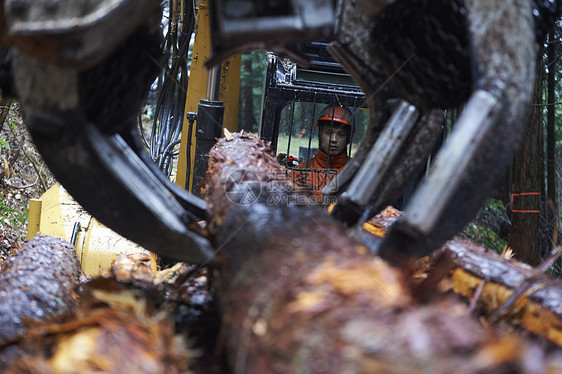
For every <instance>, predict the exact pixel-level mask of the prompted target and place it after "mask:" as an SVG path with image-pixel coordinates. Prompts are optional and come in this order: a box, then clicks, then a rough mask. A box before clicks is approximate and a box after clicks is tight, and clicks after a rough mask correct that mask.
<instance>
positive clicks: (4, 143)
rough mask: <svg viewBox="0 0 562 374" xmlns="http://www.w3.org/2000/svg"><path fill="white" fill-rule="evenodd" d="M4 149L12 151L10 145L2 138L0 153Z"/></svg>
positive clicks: (0, 140) (0, 139)
mask: <svg viewBox="0 0 562 374" xmlns="http://www.w3.org/2000/svg"><path fill="white" fill-rule="evenodd" d="M2 148H6V149H10V144H9V143H8V142H7V141H5V140H4V139H2V138H0V151H1V150H2Z"/></svg>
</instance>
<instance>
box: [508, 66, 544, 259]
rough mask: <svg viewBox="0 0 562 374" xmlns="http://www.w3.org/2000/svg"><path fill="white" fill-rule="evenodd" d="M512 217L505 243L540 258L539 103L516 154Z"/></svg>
mask: <svg viewBox="0 0 562 374" xmlns="http://www.w3.org/2000/svg"><path fill="white" fill-rule="evenodd" d="M537 65H538V68H537V78H536V82H535V102H536V103H538V104H540V103H541V102H542V100H541V97H542V95H541V90H542V83H541V82H542V64H537ZM514 169H515V172H514V183H513V194H512V195H511V196H512V198H511V200H512V221H511V230H510V233H509V240H508V245H509V247H510V248H512V249H513V252H514V253H515V257H516V258H517V259H519V260H520V261H523V262H526V263H528V264H530V265H537V264H538V263H539V261H540V258H541V256H540V246H539V214H540V209H541V196H542V176H543V173H542V170H543V169H542V106H541V105H535V106H533V109H532V113H531V119H530V125H529V128H528V131H527V134H526V136H525V137H524V139H523V143H522V144H521V148H520V149H519V152H518V153H517V156H516V158H515V166H514Z"/></svg>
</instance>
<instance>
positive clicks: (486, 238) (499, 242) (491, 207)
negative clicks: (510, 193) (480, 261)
mask: <svg viewBox="0 0 562 374" xmlns="http://www.w3.org/2000/svg"><path fill="white" fill-rule="evenodd" d="M505 227H509V219H508V217H507V207H506V206H505V204H504V203H503V202H501V201H499V200H490V201H488V203H487V204H486V206H485V207H484V208H483V209H482V210H481V211H480V213H479V214H478V216H477V217H476V219H475V220H474V221H472V222H470V223H469V224H468V225H467V226H466V227H465V229H464V230H463V231H462V233H461V234H460V236H461V237H463V238H465V239H468V240H470V241H472V242H474V243H476V244H479V245H481V246H484V247H486V248H489V249H491V250H493V251H495V252H497V253H502V251H503V249H504V248H505V246H506V245H507V240H506V237H505V232H504V231H506V230H505V229H504V228H505Z"/></svg>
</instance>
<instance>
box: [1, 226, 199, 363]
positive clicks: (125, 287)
mask: <svg viewBox="0 0 562 374" xmlns="http://www.w3.org/2000/svg"><path fill="white" fill-rule="evenodd" d="M44 257H47V258H44ZM50 261H52V263H51V262H50ZM47 264H48V265H49V266H46V265H47ZM79 269H80V268H79V264H78V261H77V259H76V255H75V249H74V248H73V247H72V246H71V245H69V244H68V243H66V242H65V241H63V240H61V239H58V238H54V237H36V238H34V239H32V240H31V241H29V242H28V243H26V244H25V245H24V246H23V247H22V248H21V249H20V250H19V251H17V252H16V253H15V254H14V255H12V256H11V257H9V258H8V260H7V262H6V264H5V266H4V268H3V271H2V273H0V279H3V280H5V282H2V284H1V287H2V293H1V294H0V295H1V296H2V303H1V307H2V311H3V313H2V315H1V316H0V318H2V326H1V329H2V333H3V335H2V338H3V340H2V341H1V342H0V354H1V355H2V360H1V365H2V367H1V369H0V372H2V373H6V374H16V373H18V374H19V373H30V374H31V373H44V374H51V373H52V374H55V373H56V374H71V373H72V374H74V373H94V372H95V373H116V374H117V373H147V374H149V373H150V374H154V373H158V374H176V373H178V374H179V373H189V372H191V371H190V368H189V365H190V364H191V363H192V362H193V360H192V357H193V356H194V353H193V352H194V351H193V350H192V349H191V348H190V347H189V345H188V344H187V340H186V339H184V338H183V337H182V335H178V334H177V331H176V327H177V326H178V324H177V323H176V322H177V321H175V316H176V315H177V314H178V313H177V310H176V307H177V305H178V304H179V303H180V302H183V304H190V305H191V306H190V307H191V308H197V305H196V304H197V303H195V302H190V300H189V298H190V297H191V296H196V295H197V296H198V298H199V300H201V299H202V298H201V295H202V293H203V294H204V292H205V287H201V286H198V285H194V282H196V281H197V280H199V279H200V278H201V277H204V273H203V274H201V272H200V271H195V270H194V269H193V268H192V267H190V266H188V265H186V264H181V263H179V264H176V265H175V266H173V267H171V268H169V269H166V270H162V271H159V272H154V271H153V268H152V266H151V258H150V256H147V255H146V254H134V255H130V256H122V257H119V258H118V259H117V260H116V261H115V262H114V265H113V266H112V269H111V271H110V272H109V274H107V276H105V277H100V278H95V279H89V280H87V282H86V283H85V284H83V285H80V286H79V284H78V280H79V275H80V270H79ZM191 276H193V278H194V279H193V280H190V277H191ZM37 280H40V281H41V282H40V283H37V282H36V281H37ZM199 282H201V281H200V280H199ZM184 289H185V290H189V291H190V292H189V294H187V292H184ZM75 291H76V292H77V293H75ZM27 293H29V294H30V296H29V297H26V294H27ZM12 294H13V295H12ZM4 297H6V298H5V299H4ZM20 297H21V299H20ZM4 300H6V301H10V302H11V303H12V304H11V305H10V304H8V303H7V302H6V303H5V302H4ZM176 301H178V302H176ZM201 302H205V300H203V301H199V303H201ZM19 303H27V306H26V305H20V304H19ZM183 314H187V315H188V316H189V317H190V318H192V319H193V315H194V314H195V313H193V312H191V311H189V310H188V311H185V310H184V312H183Z"/></svg>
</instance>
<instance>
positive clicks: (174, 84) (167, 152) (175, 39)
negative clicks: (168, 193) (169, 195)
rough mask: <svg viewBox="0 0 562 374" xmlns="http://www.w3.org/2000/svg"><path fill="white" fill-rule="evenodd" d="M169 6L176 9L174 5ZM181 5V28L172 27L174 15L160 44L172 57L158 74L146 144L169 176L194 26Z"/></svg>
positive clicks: (189, 10) (189, 12) (190, 14)
mask: <svg viewBox="0 0 562 374" xmlns="http://www.w3.org/2000/svg"><path fill="white" fill-rule="evenodd" d="M172 1H173V0H172ZM170 6H171V7H172V8H173V9H176V10H177V8H174V6H175V5H173V4H172V5H170ZM181 8H182V9H183V10H184V12H185V14H183V15H182V19H183V20H184V21H183V22H182V23H181V28H175V26H174V25H177V24H176V22H175V21H176V20H175V19H173V20H170V22H169V23H168V32H167V34H166V38H165V42H164V45H163V47H162V49H163V51H164V53H167V54H169V55H170V56H171V60H170V63H169V64H168V65H167V66H166V68H165V69H164V71H163V73H162V74H161V75H160V76H159V78H158V82H157V90H158V91H157V92H158V94H157V102H156V110H155V115H154V120H153V125H152V133H151V139H150V145H149V150H150V156H151V158H152V159H153V160H154V161H155V162H156V163H157V165H158V166H159V168H160V169H161V170H162V171H164V172H165V174H166V175H167V176H170V174H171V171H172V165H173V158H174V152H173V146H172V144H173V145H177V144H178V139H179V138H180V136H181V127H182V123H183V121H182V118H183V115H184V111H185V100H186V92H187V84H188V74H187V73H188V67H187V53H188V49H189V44H190V40H191V35H192V33H193V29H194V26H195V18H194V13H193V7H191V6H183V7H181ZM173 9H172V11H171V13H172V14H174V12H173ZM175 14H177V13H175ZM172 17H174V16H173V15H172ZM172 21H173V22H172ZM178 34H179V35H178ZM178 44H179V45H178Z"/></svg>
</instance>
